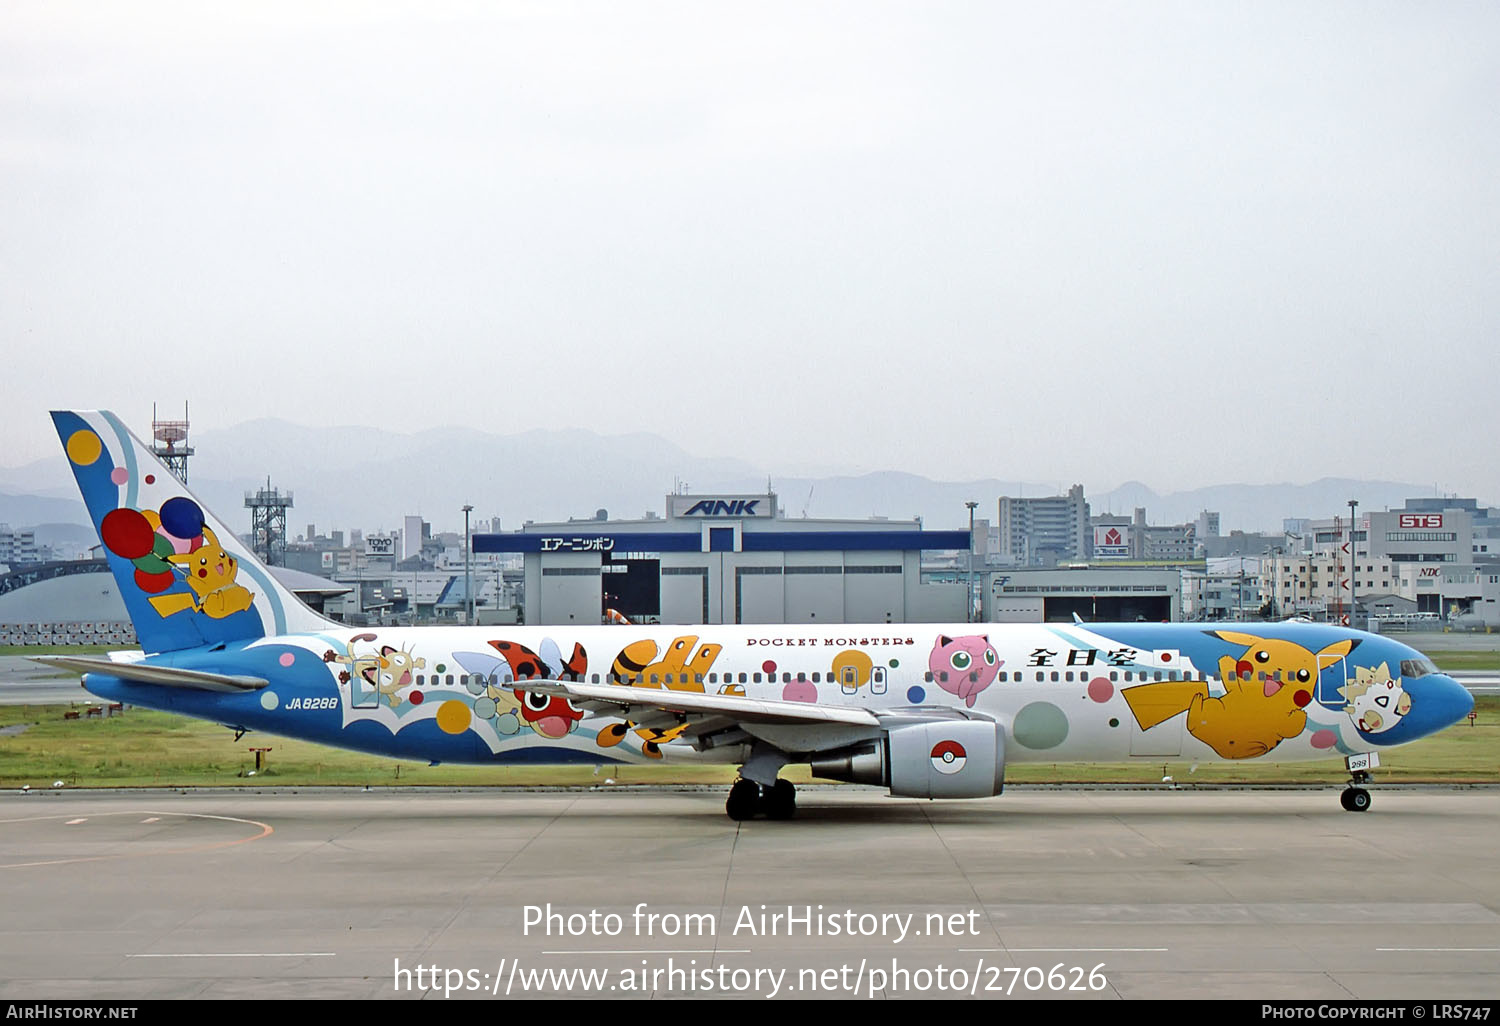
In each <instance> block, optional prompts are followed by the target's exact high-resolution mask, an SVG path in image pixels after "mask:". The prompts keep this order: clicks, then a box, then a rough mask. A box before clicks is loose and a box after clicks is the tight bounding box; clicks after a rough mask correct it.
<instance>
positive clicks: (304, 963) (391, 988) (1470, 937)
mask: <svg viewBox="0 0 1500 1026" xmlns="http://www.w3.org/2000/svg"><path fill="white" fill-rule="evenodd" d="M801 797H802V802H801V804H802V808H801V810H800V812H799V816H798V818H797V819H796V820H794V821H792V822H769V821H764V820H758V821H752V822H747V823H742V824H735V823H733V822H731V821H730V820H728V819H727V818H726V817H725V816H724V812H723V795H722V794H721V793H717V792H714V791H670V790H663V791H651V792H635V791H631V792H513V791H477V792H470V791H464V792H421V793H419V792H415V791H387V792H364V791H347V792H329V791H320V792H307V793H274V792H273V793H258V794H251V793H243V792H226V791H216V792H197V793H186V794H179V793H174V792H138V793H128V792H92V793H90V792H79V793H62V794H56V793H46V794H32V795H27V796H21V795H8V796H3V797H0V901H3V908H0V913H3V917H0V919H3V926H0V997H5V998H120V999H132V998H198V997H205V998H238V997H259V998H314V997H355V998H392V997H395V998H403V999H405V998H420V997H427V998H433V997H441V996H442V995H443V992H444V989H445V988H446V989H451V990H452V993H453V996H454V997H460V996H463V997H479V998H488V997H494V996H501V997H503V996H507V994H508V996H509V997H511V998H512V999H514V998H517V997H521V996H532V995H535V994H548V995H569V996H575V997H582V996H589V995H594V996H602V997H630V996H655V997H673V996H698V997H702V996H711V997H719V996H721V995H722V994H724V993H725V992H728V993H730V994H733V995H738V996H745V997H765V996H767V995H769V994H771V993H773V992H774V993H775V994H776V995H777V996H782V997H785V996H794V997H814V996H816V997H849V996H853V995H858V996H861V997H864V996H875V997H903V996H926V997H938V996H958V995H959V994H963V995H965V996H991V997H1005V998H1006V999H1007V1000H1013V999H1015V998H1016V997H1038V996H1045V997H1056V998H1062V999H1089V998H1101V997H1102V998H1122V997H1123V998H1139V997H1167V998H1245V999H1299V1000H1315V999H1347V998H1361V999H1395V998H1434V999H1461V998H1470V999H1473V998H1493V997H1495V996H1496V995H1497V993H1500V971H1497V969H1496V965H1497V959H1500V886H1497V885H1496V877H1495V871H1496V863H1495V854H1494V853H1495V852H1496V851H1497V850H1500V793H1497V792H1495V791H1492V790H1476V791H1452V790H1439V789H1434V790H1402V791H1387V792H1382V791H1378V790H1377V792H1376V799H1375V807H1374V810H1373V811H1372V812H1370V813H1368V814H1363V815H1358V814H1351V813H1346V812H1343V811H1342V810H1341V809H1340V808H1339V805H1338V800H1337V798H1338V795H1337V791H1336V790H1322V791H1279V790H1278V791H1272V790H1262V791H1226V792H1214V793H1191V792H1169V791H1157V792H1120V791H1050V790H1028V791H1016V792H1014V793H1008V794H1006V795H1005V796H1003V797H1001V798H997V799H993V800H987V801H979V802H952V803H935V802H920V801H907V800H899V799H891V798H887V797H883V796H881V795H880V794H878V793H876V792H873V791H869V790H863V789H851V788H839V789H832V788H830V789H826V790H824V789H810V790H808V791H806V792H805V793H804V794H803V795H802V796H801ZM638 910H641V913H642V914H641V915H640V916H638V915H637V911H638ZM653 916H654V917H655V918H654V919H653V918H651V917H653ZM768 917H769V918H768ZM939 966H942V967H943V969H942V970H941V971H939V969H938V967H939ZM674 969H675V970H676V973H677V974H676V975H675V976H674V975H672V970H674ZM402 970H404V971H405V974H404V975H403V973H402ZM579 971H589V972H592V973H593V974H594V975H592V976H586V975H561V974H574V973H577V972H579ZM538 973H541V974H543V975H542V976H541V977H538V976H537V974H538ZM903 973H904V974H905V975H903ZM434 986H435V987H436V988H437V989H433V988H434ZM773 988H774V991H773Z"/></svg>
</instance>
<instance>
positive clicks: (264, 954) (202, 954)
mask: <svg viewBox="0 0 1500 1026" xmlns="http://www.w3.org/2000/svg"><path fill="white" fill-rule="evenodd" d="M336 954H338V952H336V951H179V952H172V953H164V954H135V955H126V956H125V957H126V958H332V957H334V955H336Z"/></svg>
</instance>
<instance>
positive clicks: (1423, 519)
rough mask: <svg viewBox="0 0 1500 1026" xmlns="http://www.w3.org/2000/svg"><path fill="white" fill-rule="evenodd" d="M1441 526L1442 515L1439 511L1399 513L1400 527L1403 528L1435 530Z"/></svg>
mask: <svg viewBox="0 0 1500 1026" xmlns="http://www.w3.org/2000/svg"><path fill="white" fill-rule="evenodd" d="M1442 526H1443V515H1442V514H1441V513H1403V514H1401V527H1402V529H1403V530H1407V531H1410V530H1413V529H1415V530H1419V531H1422V530H1427V531H1431V530H1436V529H1438V528H1440V527H1442Z"/></svg>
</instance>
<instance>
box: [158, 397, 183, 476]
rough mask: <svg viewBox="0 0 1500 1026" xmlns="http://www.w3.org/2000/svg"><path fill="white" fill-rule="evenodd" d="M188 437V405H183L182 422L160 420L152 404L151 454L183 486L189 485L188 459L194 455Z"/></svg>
mask: <svg viewBox="0 0 1500 1026" xmlns="http://www.w3.org/2000/svg"><path fill="white" fill-rule="evenodd" d="M187 437H188V407H187V403H183V404H182V419H181V420H162V419H160V418H159V417H157V415H156V404H155V403H152V404H151V452H152V454H153V455H155V457H156V458H157V459H159V460H161V461H162V463H164V464H166V467H167V469H168V470H170V471H171V472H172V474H173V476H175V477H176V478H177V480H179V481H181V482H182V483H183V484H187V479H188V457H189V456H191V455H192V454H193V447H192V446H190V445H188V444H187Z"/></svg>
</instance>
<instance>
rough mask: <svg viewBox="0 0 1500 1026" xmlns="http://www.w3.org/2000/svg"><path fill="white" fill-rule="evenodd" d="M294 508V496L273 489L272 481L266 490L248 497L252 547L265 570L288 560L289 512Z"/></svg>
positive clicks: (258, 491)
mask: <svg viewBox="0 0 1500 1026" xmlns="http://www.w3.org/2000/svg"><path fill="white" fill-rule="evenodd" d="M291 507H292V493H291V492H282V491H278V490H277V489H275V488H272V487H271V479H270V478H269V477H268V478H266V486H265V487H264V488H258V489H256V490H255V491H253V492H246V493H245V508H246V509H248V510H249V511H250V540H251V544H253V545H254V546H255V551H256V552H257V553H258V554H259V555H260V559H261V562H263V563H265V564H266V566H278V565H280V564H281V563H282V562H283V561H284V559H285V557H286V511H287V510H288V509H290V508H291ZM278 557H280V558H278Z"/></svg>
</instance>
